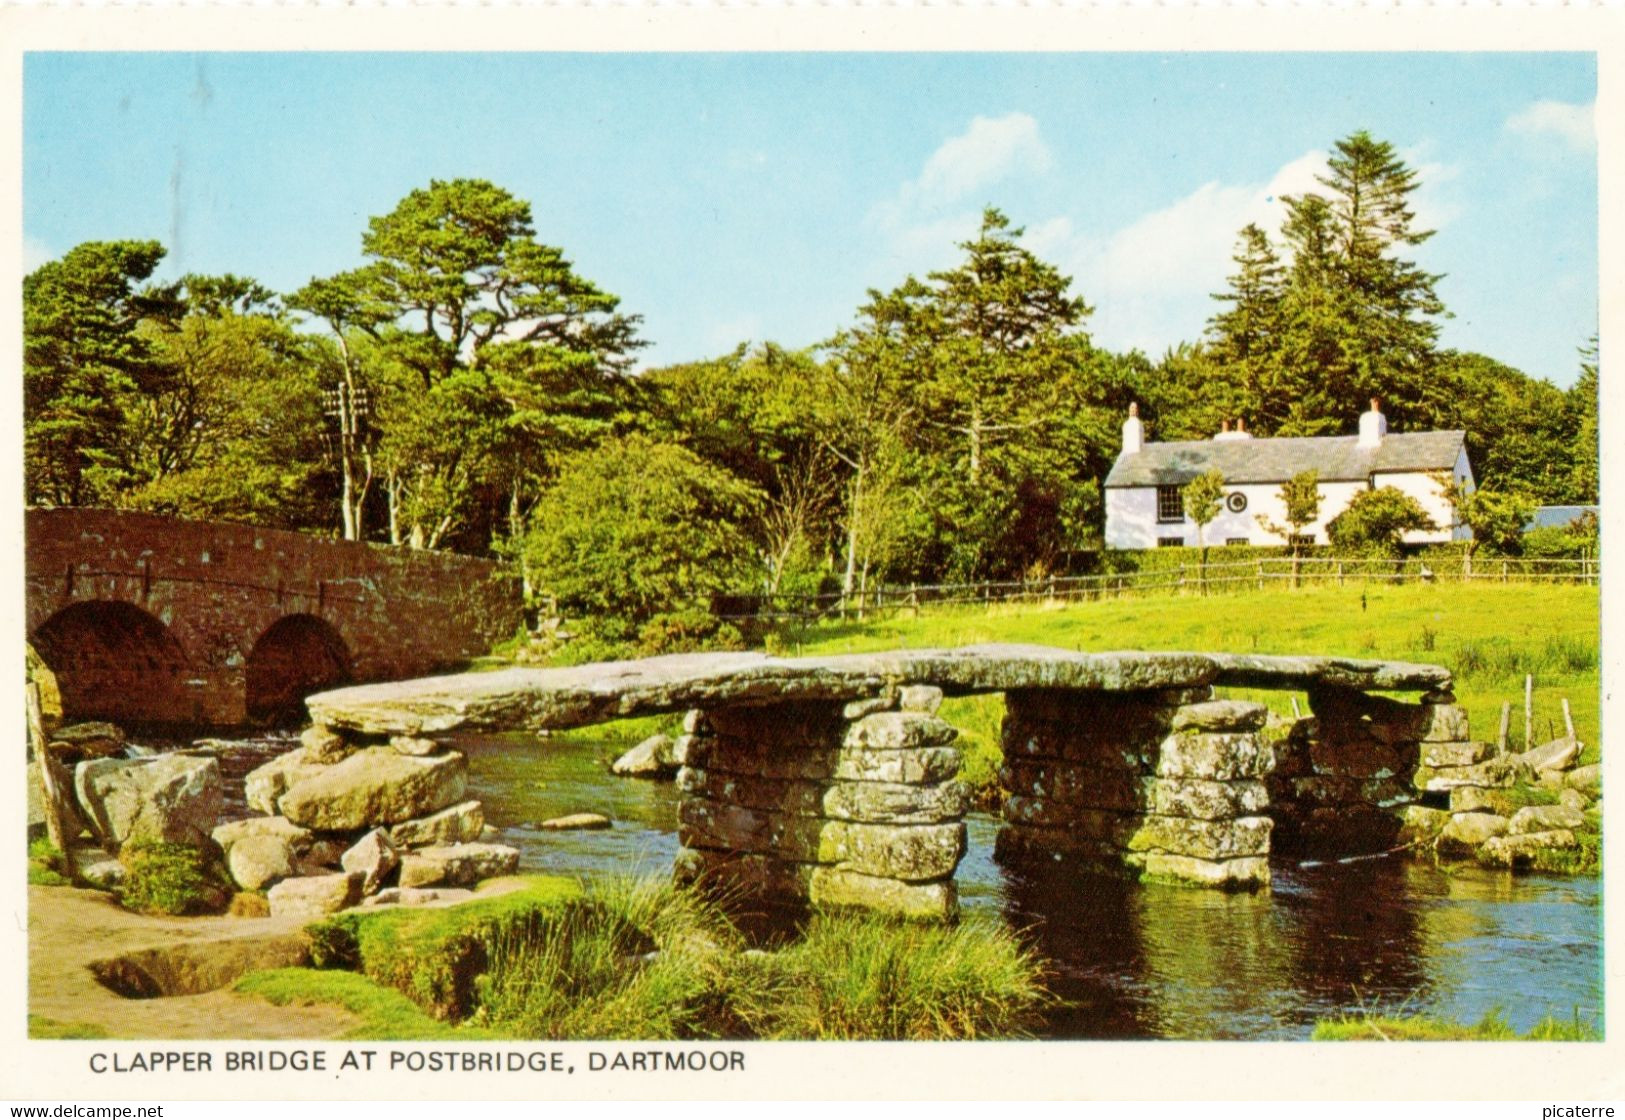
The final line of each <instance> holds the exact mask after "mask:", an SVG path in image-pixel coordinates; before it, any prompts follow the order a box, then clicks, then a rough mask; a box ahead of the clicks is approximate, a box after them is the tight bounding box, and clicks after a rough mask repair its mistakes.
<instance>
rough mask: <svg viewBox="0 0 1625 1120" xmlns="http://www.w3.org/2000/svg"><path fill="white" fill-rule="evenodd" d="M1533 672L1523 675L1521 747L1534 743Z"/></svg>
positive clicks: (1526, 747)
mask: <svg viewBox="0 0 1625 1120" xmlns="http://www.w3.org/2000/svg"><path fill="white" fill-rule="evenodd" d="M1534 740H1535V674H1533V673H1525V674H1524V677H1523V749H1524V750H1528V749H1529V748H1530V747H1532V746H1534V745H1535V742H1534Z"/></svg>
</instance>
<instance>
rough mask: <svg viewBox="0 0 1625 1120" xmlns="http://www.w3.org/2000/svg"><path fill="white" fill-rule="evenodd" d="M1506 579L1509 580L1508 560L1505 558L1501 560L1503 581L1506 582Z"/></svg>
mask: <svg viewBox="0 0 1625 1120" xmlns="http://www.w3.org/2000/svg"><path fill="white" fill-rule="evenodd" d="M1506 581H1507V562H1506V561H1505V560H1503V561H1501V582H1502V583H1505V582H1506Z"/></svg>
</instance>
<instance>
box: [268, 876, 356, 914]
mask: <svg viewBox="0 0 1625 1120" xmlns="http://www.w3.org/2000/svg"><path fill="white" fill-rule="evenodd" d="M265 897H266V900H267V901H268V902H269V903H270V904H271V917H273V918H282V917H292V918H321V917H325V916H326V915H328V914H332V913H336V912H337V911H339V910H343V909H344V908H345V907H347V906H354V905H355V904H356V903H357V902H358V901H360V898H361V876H360V875H352V874H349V873H347V872H340V873H338V874H336V875H307V876H302V877H300V878H296V879H284V880H282V881H281V882H280V883H278V884H277V885H276V886H274V887H272V888H271V890H270V891H269V893H267V894H266V896H265Z"/></svg>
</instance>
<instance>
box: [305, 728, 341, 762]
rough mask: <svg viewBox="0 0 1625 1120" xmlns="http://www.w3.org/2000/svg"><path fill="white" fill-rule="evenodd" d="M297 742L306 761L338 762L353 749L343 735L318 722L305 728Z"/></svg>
mask: <svg viewBox="0 0 1625 1120" xmlns="http://www.w3.org/2000/svg"><path fill="white" fill-rule="evenodd" d="M299 744H300V746H301V747H303V748H304V752H305V759H306V761H308V762H321V763H334V762H340V761H342V760H343V759H345V758H347V757H348V756H349V755H350V754H352V753H354V751H355V747H353V746H351V745H350V743H349V741H348V740H346V739H345V738H344V736H342V735H340V734H339V733H338V732H336V731H333V730H330V729H329V728H326V727H323V726H321V725H320V724H312V725H311V726H310V727H307V728H305V730H304V731H302V732H301V733H300V735H299Z"/></svg>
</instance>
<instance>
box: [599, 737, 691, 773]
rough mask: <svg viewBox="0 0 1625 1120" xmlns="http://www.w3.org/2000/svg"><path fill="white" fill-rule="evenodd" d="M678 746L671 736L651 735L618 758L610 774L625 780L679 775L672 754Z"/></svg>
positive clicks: (611, 767)
mask: <svg viewBox="0 0 1625 1120" xmlns="http://www.w3.org/2000/svg"><path fill="white" fill-rule="evenodd" d="M676 745H677V744H676V741H675V740H673V739H672V737H671V736H670V735H651V736H649V737H648V738H647V739H645V740H643V742H641V743H639V744H638V745H637V746H635V747H633V748H632V749H631V750H629V751H627V752H626V753H625V754H623V755H621V757H620V758H617V759H616V760H615V762H614V763H613V764H612V765H611V766H610V768H609V769H610V773H612V774H618V775H620V776H621V777H623V778H670V777H672V776H674V775H675V774H676V773H677V759H676V758H675V757H673V754H672V751H673V748H674V747H675V746H676Z"/></svg>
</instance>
